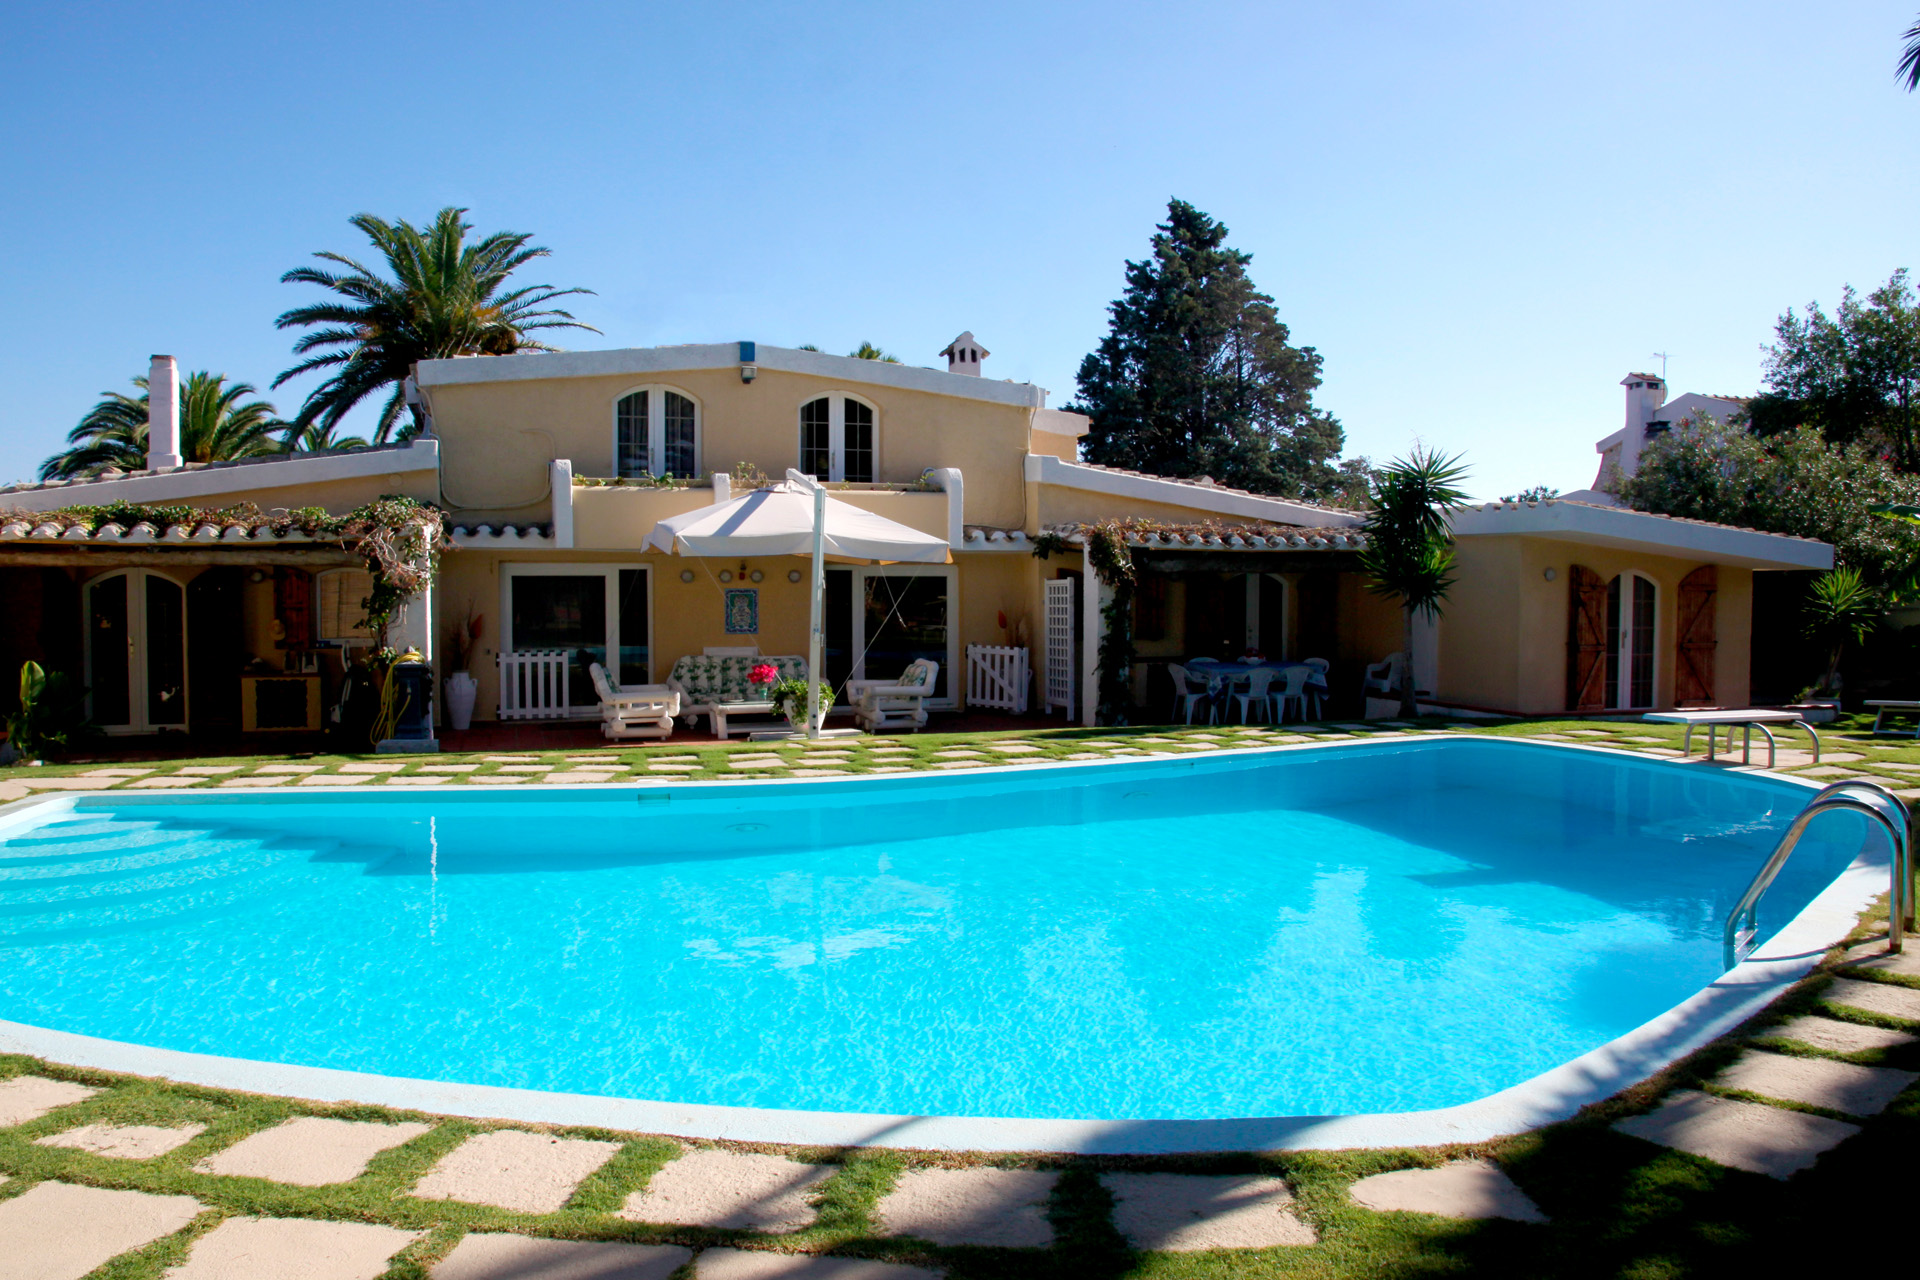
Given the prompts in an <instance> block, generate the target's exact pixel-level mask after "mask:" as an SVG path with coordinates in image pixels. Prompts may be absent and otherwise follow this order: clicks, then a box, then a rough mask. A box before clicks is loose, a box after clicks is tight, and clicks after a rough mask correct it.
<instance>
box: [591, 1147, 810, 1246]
mask: <svg viewBox="0 0 1920 1280" xmlns="http://www.w3.org/2000/svg"><path fill="white" fill-rule="evenodd" d="M835 1172H836V1170H835V1168H834V1167H833V1166H832V1165H821V1164H797V1163H795V1162H794V1161H792V1160H784V1159H782V1158H780V1157H779V1156H763V1155H748V1154H745V1153H743V1152H737V1151H716V1150H711V1149H705V1150H698V1151H689V1152H687V1154H685V1155H683V1156H681V1157H680V1158H679V1159H677V1160H672V1161H669V1162H668V1163H667V1164H666V1166H665V1167H664V1168H662V1169H661V1170H660V1172H658V1173H656V1174H654V1175H653V1177H651V1178H649V1179H647V1186H646V1190H644V1191H636V1192H634V1193H633V1194H632V1195H630V1196H628V1197H627V1203H626V1205H625V1206H624V1207H623V1208H622V1209H621V1210H620V1216H621V1217H623V1218H629V1219H632V1220H633V1221H635V1222H671V1223H676V1224H679V1225H683V1226H699V1227H727V1228H731V1229H733V1230H737V1231H798V1230H799V1229H800V1228H801V1227H804V1226H806V1225H807V1224H808V1223H810V1222H812V1221H813V1219H814V1208H813V1206H812V1205H811V1204H809V1203H808V1201H809V1200H810V1199H811V1198H812V1196H813V1194H814V1193H815V1192H816V1191H818V1190H819V1189H820V1186H821V1184H822V1183H824V1182H826V1180H827V1179H828V1178H831V1177H832V1176H833V1175H834V1173H835Z"/></svg>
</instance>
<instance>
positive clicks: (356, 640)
mask: <svg viewBox="0 0 1920 1280" xmlns="http://www.w3.org/2000/svg"><path fill="white" fill-rule="evenodd" d="M350 573H357V574H361V575H362V576H364V577H365V578H366V579H367V582H368V584H369V585H372V582H373V574H372V573H371V572H369V571H368V570H366V569H354V568H349V567H346V566H342V567H340V568H337V569H322V570H320V572H318V573H316V574H314V575H313V614H314V626H313V639H314V643H315V644H316V646H324V647H328V648H333V647H338V648H341V649H350V648H353V647H354V646H356V645H371V644H372V643H373V639H374V637H373V629H372V628H371V627H369V628H368V629H367V632H366V634H365V635H358V636H353V635H338V636H329V635H322V634H321V631H320V621H321V619H320V583H321V581H322V580H323V579H326V578H338V577H343V576H345V575H347V574H350ZM347 607H348V608H350V609H357V608H359V607H360V604H359V601H357V600H356V601H354V602H353V603H352V604H351V605H348V606H347Z"/></svg>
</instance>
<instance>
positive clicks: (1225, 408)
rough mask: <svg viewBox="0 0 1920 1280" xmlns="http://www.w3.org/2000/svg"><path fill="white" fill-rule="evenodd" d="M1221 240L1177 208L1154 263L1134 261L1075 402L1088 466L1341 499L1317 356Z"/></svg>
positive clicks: (1222, 231)
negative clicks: (1317, 393) (1295, 339)
mask: <svg viewBox="0 0 1920 1280" xmlns="http://www.w3.org/2000/svg"><path fill="white" fill-rule="evenodd" d="M1226 238H1227V229H1226V227H1225V226H1223V225H1222V224H1220V223H1219V222H1216V221H1215V220H1214V219H1212V218H1210V217H1208V216H1207V215H1206V214H1204V213H1202V212H1200V211H1199V210H1198V209H1196V208H1194V207H1193V206H1192V205H1190V204H1188V203H1187V202H1186V201H1184V200H1174V201H1170V202H1169V203H1168V205H1167V220H1166V221H1165V222H1164V223H1162V224H1160V227H1159V233H1158V234H1157V235H1155V236H1154V237H1153V254H1152V256H1151V257H1149V258H1148V259H1147V260H1146V261H1144V262H1129V263H1127V291H1126V295H1125V296H1124V297H1122V298H1121V299H1120V300H1119V301H1117V302H1115V303H1114V304H1113V305H1112V307H1110V308H1109V310H1110V312H1111V313H1112V316H1113V325H1112V328H1111V329H1110V330H1109V332H1108V334H1107V336H1106V337H1105V338H1104V339H1102V340H1101V343H1100V348H1099V350H1097V351H1095V352H1094V353H1093V354H1092V355H1090V356H1088V357H1087V358H1086V359H1085V360H1083V361H1081V362H1080V374H1079V382H1080V396H1079V400H1078V401H1077V402H1076V403H1075V404H1074V405H1072V406H1071V407H1072V408H1073V410H1074V411H1075V412H1078V413H1084V414H1086V415H1087V416H1089V417H1090V418H1092V419H1093V427H1092V430H1091V431H1089V432H1088V433H1087V437H1086V445H1085V447H1086V458H1087V461H1089V462H1097V463H1103V464H1105V465H1108V466H1116V467H1127V468H1130V469H1133V470H1137V471H1146V472H1150V473H1152V474H1154V475H1162V476H1174V477H1179V478H1191V477H1196V476H1212V477H1213V478H1214V479H1215V480H1217V481H1219V482H1220V483H1221V484H1226V485H1232V486H1234V487H1236V488H1242V489H1251V490H1253V491H1254V492H1256V493H1272V494H1280V495H1284V496H1287V497H1301V498H1319V497H1328V496H1333V495H1335V494H1338V493H1340V492H1341V491H1343V490H1344V489H1345V488H1346V487H1347V486H1346V485H1345V483H1344V482H1343V478H1342V475H1341V473H1340V472H1339V471H1337V470H1336V469H1335V468H1334V466H1333V460H1334V459H1336V458H1337V457H1338V456H1339V454H1340V450H1341V447H1342V446H1343V445H1344V444H1345V443H1346V437H1345V433H1344V432H1342V431H1341V429H1340V423H1339V422H1338V421H1337V420H1336V419H1335V418H1333V416H1332V415H1330V414H1327V413H1324V412H1322V411H1321V410H1319V409H1317V408H1315V407H1314V403H1313V392H1314V389H1315V388H1316V387H1318V386H1319V385H1320V354H1319V353H1318V352H1317V351H1315V350H1314V349H1313V348H1312V347H1295V346H1291V345H1289V344H1288V342H1287V337H1288V334H1287V326H1285V325H1284V324H1281V323H1280V320H1279V317H1278V316H1277V315H1276V314H1275V313H1274V309H1273V299H1272V298H1271V297H1269V296H1268V295H1267V294H1264V293H1261V292H1260V291H1258V290H1257V289H1255V288H1254V287H1253V282H1252V281H1251V280H1250V279H1248V278H1247V263H1248V262H1250V261H1252V258H1253V255H1252V254H1248V253H1241V252H1239V251H1238V250H1236V249H1231V248H1228V247H1227V246H1226ZM1348 478H1349V479H1350V477H1348Z"/></svg>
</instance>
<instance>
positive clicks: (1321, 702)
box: [1301, 658, 1333, 720]
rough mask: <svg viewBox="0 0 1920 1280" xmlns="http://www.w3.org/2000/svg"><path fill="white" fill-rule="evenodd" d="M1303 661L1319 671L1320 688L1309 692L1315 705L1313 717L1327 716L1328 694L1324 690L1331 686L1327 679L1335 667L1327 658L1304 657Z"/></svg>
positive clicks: (1308, 696) (1310, 698) (1308, 697)
mask: <svg viewBox="0 0 1920 1280" xmlns="http://www.w3.org/2000/svg"><path fill="white" fill-rule="evenodd" d="M1301 662H1302V663H1303V664H1304V665H1306V666H1309V667H1312V668H1313V669H1314V671H1316V672H1317V673H1319V676H1320V688H1319V689H1315V690H1312V691H1311V692H1309V693H1308V694H1307V699H1308V701H1309V702H1310V703H1311V704H1312V706H1313V718H1314V719H1315V720H1319V719H1322V718H1324V717H1325V716H1326V695H1325V694H1324V693H1323V692H1322V690H1324V689H1326V688H1328V687H1330V682H1329V681H1328V680H1327V672H1328V671H1330V670H1331V669H1332V668H1333V664H1332V663H1331V662H1328V661H1327V660H1326V659H1325V658H1302V659H1301Z"/></svg>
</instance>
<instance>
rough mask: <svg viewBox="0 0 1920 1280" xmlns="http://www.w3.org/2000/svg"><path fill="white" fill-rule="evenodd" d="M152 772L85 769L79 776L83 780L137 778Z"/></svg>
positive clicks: (143, 770) (146, 770) (149, 770)
mask: <svg viewBox="0 0 1920 1280" xmlns="http://www.w3.org/2000/svg"><path fill="white" fill-rule="evenodd" d="M152 772H153V770H151V769H87V770H85V771H84V772H82V773H81V775H80V776H81V777H83V778H139V777H144V776H145V775H147V774H149V773H152Z"/></svg>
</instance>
